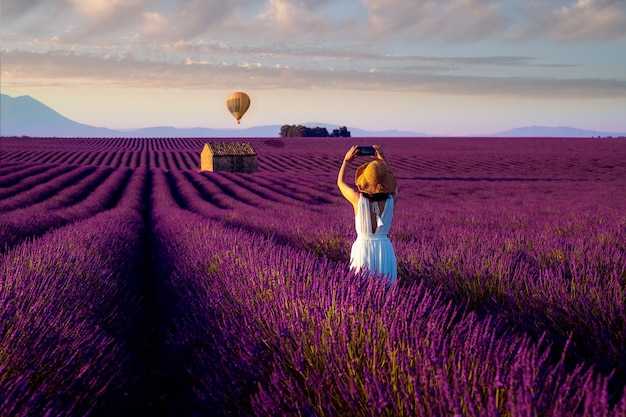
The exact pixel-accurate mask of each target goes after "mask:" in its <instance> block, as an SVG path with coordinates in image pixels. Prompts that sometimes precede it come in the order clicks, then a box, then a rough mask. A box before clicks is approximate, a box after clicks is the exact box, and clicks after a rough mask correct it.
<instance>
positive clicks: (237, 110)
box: [226, 91, 250, 124]
mask: <svg viewBox="0 0 626 417" xmlns="http://www.w3.org/2000/svg"><path fill="white" fill-rule="evenodd" d="M226 107H227V108H228V111H229V112H231V113H232V115H233V116H235V119H237V124H239V123H240V120H241V118H242V117H243V115H244V114H245V113H246V110H248V107H250V97H248V95H247V94H246V93H242V92H241V91H237V92H234V93H231V94H230V95H229V96H228V97H227V98H226Z"/></svg>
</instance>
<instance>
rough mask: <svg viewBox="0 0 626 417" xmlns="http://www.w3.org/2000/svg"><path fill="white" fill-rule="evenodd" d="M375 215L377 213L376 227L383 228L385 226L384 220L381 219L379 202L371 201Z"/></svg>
mask: <svg viewBox="0 0 626 417" xmlns="http://www.w3.org/2000/svg"><path fill="white" fill-rule="evenodd" d="M370 204H371V206H372V209H373V210H374V213H376V227H377V228H378V227H382V226H383V225H384V223H383V220H382V219H381V218H380V207H378V201H370Z"/></svg>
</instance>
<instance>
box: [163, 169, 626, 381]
mask: <svg viewBox="0 0 626 417" xmlns="http://www.w3.org/2000/svg"><path fill="white" fill-rule="evenodd" d="M167 175H168V177H169V178H170V187H171V188H172V189H173V190H175V194H176V196H177V199H178V201H179V202H180V203H181V205H183V206H184V207H185V208H188V209H190V210H193V211H195V212H197V213H199V214H201V215H203V216H204V217H208V218H213V219H218V220H220V221H221V222H223V223H225V224H228V225H231V226H237V227H243V228H245V229H247V230H249V231H254V232H256V233H260V234H263V235H272V236H274V238H275V239H278V240H279V241H280V242H282V243H285V244H288V245H290V246H293V247H297V248H299V249H302V250H307V251H309V252H311V253H315V254H318V255H321V256H324V257H325V258H328V259H334V260H338V261H341V262H344V263H347V261H348V254H349V248H350V244H351V239H352V238H353V235H354V232H353V230H352V228H353V224H352V222H351V220H350V219H351V215H350V207H349V205H348V204H344V203H343V202H342V201H341V200H340V198H339V197H334V198H333V197H330V193H316V192H315V190H312V189H311V187H310V186H308V187H307V186H306V185H305V184H303V183H300V184H298V181H291V182H290V183H288V181H287V180H286V179H285V178H283V179H282V180H281V178H279V177H277V176H274V177H273V178H274V181H273V182H271V183H270V182H265V181H263V178H262V177H261V178H259V177H255V178H250V179H247V180H244V179H243V178H241V177H238V176H234V175H222V176H212V175H207V174H198V173H193V172H187V173H178V172H170V173H168V174H167ZM225 180H228V181H225ZM325 182H326V183H332V178H330V177H326V179H325ZM623 186H624V184H623V182H619V181H618V182H603V183H602V187H598V183H596V182H579V183H577V184H576V189H575V190H574V191H572V190H563V189H562V187H563V184H561V183H557V184H553V183H548V182H533V183H530V184H529V183H523V182H521V183H516V184H508V185H507V187H506V193H503V187H502V185H501V184H494V183H489V182H482V183H475V182H469V183H466V182H451V183H448V184H446V187H443V188H441V187H440V186H439V185H437V184H429V183H428V182H424V181H413V182H411V181H408V183H407V181H405V182H404V187H405V190H404V192H403V193H402V197H401V200H400V202H399V204H398V208H397V213H396V218H395V220H394V222H395V223H394V228H393V232H392V235H391V238H392V240H393V242H394V245H395V247H396V251H397V257H398V259H399V268H400V282H401V283H410V282H414V281H418V282H424V283H425V284H427V285H428V287H429V288H432V289H438V290H441V291H443V292H444V293H445V294H446V295H447V296H448V297H450V298H451V299H453V300H455V302H458V303H467V304H468V305H469V306H470V307H471V308H473V309H476V310H480V311H487V312H489V313H492V314H498V315H499V316H501V317H506V318H507V319H508V320H509V322H510V323H511V324H515V325H517V326H518V327H519V328H521V329H523V330H524V331H526V332H528V333H530V334H532V335H535V336H536V337H539V336H540V335H541V334H543V333H544V332H548V335H549V336H550V340H551V341H553V342H555V343H558V344H559V345H560V346H564V345H565V343H566V342H567V340H568V339H569V338H570V337H572V338H573V339H572V346H571V355H572V357H573V358H574V359H575V360H576V361H585V360H588V361H591V362H593V363H594V364H595V365H596V366H597V367H598V368H599V369H600V370H601V371H602V372H604V373H605V374H609V373H610V372H612V371H614V370H615V372H616V373H617V374H616V376H615V379H616V380H619V381H622V382H621V383H622V384H623V381H624V377H625V375H626V358H625V357H624V355H623V352H624V349H625V348H626V311H625V309H624V300H625V298H626V244H625V242H626V227H625V226H626V217H625V215H624V213H625V212H626V201H624V199H623V198H622V197H621V190H623ZM287 187H290V189H289V191H288V192H286V193H285V189H286V188H287ZM412 187H413V188H412ZM281 190H282V193H281ZM318 195H323V196H324V198H325V200H324V201H323V202H319V201H316V200H315V197H316V196H318ZM290 198H291V199H292V200H291V201H290V200H289V199H290ZM546 198H549V200H548V201H549V202H547V201H546ZM598 202H602V204H598ZM618 384H619V383H618Z"/></svg>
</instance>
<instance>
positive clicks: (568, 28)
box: [523, 0, 626, 41]
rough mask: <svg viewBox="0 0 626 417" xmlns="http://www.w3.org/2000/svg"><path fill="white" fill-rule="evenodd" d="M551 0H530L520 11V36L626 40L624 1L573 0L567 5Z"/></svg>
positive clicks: (570, 39)
mask: <svg viewBox="0 0 626 417" xmlns="http://www.w3.org/2000/svg"><path fill="white" fill-rule="evenodd" d="M554 3H555V1H554V0H551V1H545V2H542V3H535V2H534V3H531V4H529V5H528V6H526V7H525V8H524V9H523V10H524V14H525V15H526V17H527V19H528V21H529V22H530V23H529V25H528V29H527V30H526V31H525V33H524V36H525V37H529V38H537V37H542V36H548V37H550V38H553V39H555V40H558V41H624V40H626V2H625V1H623V0H576V1H572V2H571V4H570V5H569V6H560V7H559V6H558V3H557V4H554Z"/></svg>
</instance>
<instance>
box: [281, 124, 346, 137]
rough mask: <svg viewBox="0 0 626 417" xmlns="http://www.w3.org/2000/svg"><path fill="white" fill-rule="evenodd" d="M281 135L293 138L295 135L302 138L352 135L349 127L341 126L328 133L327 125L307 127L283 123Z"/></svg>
mask: <svg viewBox="0 0 626 417" xmlns="http://www.w3.org/2000/svg"><path fill="white" fill-rule="evenodd" d="M279 135H280V137H283V138H293V137H300V138H305V137H306V138H327V137H330V136H334V137H339V136H344V137H349V136H350V132H348V129H346V128H345V126H344V127H341V128H339V129H335V130H333V134H332V135H330V134H329V133H328V129H326V128H325V127H319V126H316V127H307V126H302V125H283V126H281V128H280V133H279Z"/></svg>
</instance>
